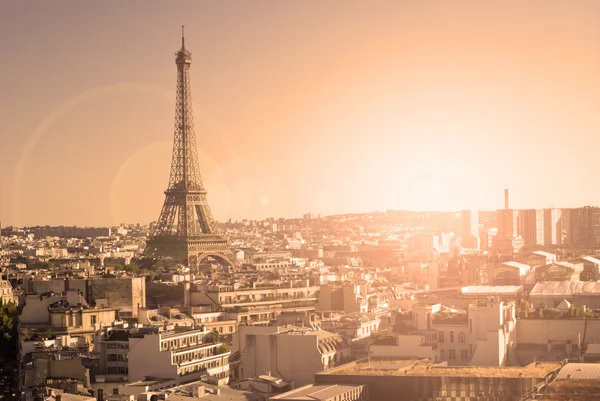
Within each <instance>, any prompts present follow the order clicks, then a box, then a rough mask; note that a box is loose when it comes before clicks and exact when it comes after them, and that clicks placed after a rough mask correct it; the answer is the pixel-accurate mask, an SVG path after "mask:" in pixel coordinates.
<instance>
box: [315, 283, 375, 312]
mask: <svg viewBox="0 0 600 401" xmlns="http://www.w3.org/2000/svg"><path fill="white" fill-rule="evenodd" d="M368 292H369V290H368V284H367V283H366V282H363V283H350V282H344V283H339V284H338V283H329V284H324V285H322V286H321V289H320V291H319V301H318V303H317V307H316V310H317V311H320V312H330V311H336V312H340V313H355V312H362V313H366V312H367V311H368V308H369V304H368V301H367V294H368Z"/></svg>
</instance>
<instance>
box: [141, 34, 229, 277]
mask: <svg viewBox="0 0 600 401" xmlns="http://www.w3.org/2000/svg"><path fill="white" fill-rule="evenodd" d="M175 64H176V65H177V101H176V109H175V134H174V138H173V155H172V159H171V173H170V176H169V185H168V187H167V190H166V191H165V203H164V204H163V207H162V210H161V212H160V216H159V218H158V222H157V224H156V226H155V227H154V229H153V230H152V232H151V234H150V238H149V239H148V241H147V242H146V250H145V255H146V256H150V257H154V258H163V257H170V258H173V260H174V261H176V262H179V263H184V264H185V265H187V266H189V267H190V268H194V267H197V265H198V264H200V263H202V262H203V261H205V260H214V261H216V262H219V263H220V264H223V265H234V264H235V258H234V255H233V252H232V251H231V249H230V248H229V244H228V243H227V240H226V239H225V238H223V237H222V236H221V235H220V233H219V228H218V227H217V223H216V222H215V220H214V218H213V216H212V213H211V211H210V207H209V206H208V200H207V198H206V193H207V192H206V189H205V188H204V185H203V183H202V176H201V174H200V168H199V163H198V150H197V148H196V134H195V132H194V118H193V113H192V92H191V84H190V66H191V64H192V55H191V53H190V52H189V51H188V50H187V49H186V48H185V39H184V36H183V27H182V37H181V49H180V50H179V51H178V52H177V53H176V55H175Z"/></svg>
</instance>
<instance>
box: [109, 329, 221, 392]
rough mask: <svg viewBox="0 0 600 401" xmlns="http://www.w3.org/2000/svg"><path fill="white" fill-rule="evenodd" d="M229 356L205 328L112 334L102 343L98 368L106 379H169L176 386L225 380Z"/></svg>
mask: <svg viewBox="0 0 600 401" xmlns="http://www.w3.org/2000/svg"><path fill="white" fill-rule="evenodd" d="M230 354H231V352H230V351H229V349H228V348H227V347H224V346H223V343H221V342H218V341H217V342H215V341H214V337H212V336H211V335H210V332H209V331H208V330H206V329H205V328H200V329H191V330H185V329H184V330H181V331H179V330H171V331H166V332H159V330H158V329H138V330H133V331H129V332H125V331H122V332H121V333H118V332H116V331H112V332H110V333H108V334H107V335H106V336H105V338H104V339H103V340H102V346H101V357H100V359H101V365H100V366H101V368H102V369H103V373H104V374H106V375H109V376H115V375H116V376H123V375H127V378H128V379H129V380H130V381H135V380H142V379H144V378H146V377H157V378H161V379H173V380H175V382H176V383H177V384H183V383H188V382H192V381H196V380H200V379H201V378H203V377H214V378H227V377H229V355H230Z"/></svg>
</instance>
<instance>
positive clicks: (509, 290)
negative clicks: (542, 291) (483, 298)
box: [460, 285, 523, 295]
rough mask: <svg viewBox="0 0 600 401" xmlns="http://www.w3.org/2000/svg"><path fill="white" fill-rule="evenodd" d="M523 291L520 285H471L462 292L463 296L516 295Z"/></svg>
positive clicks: (462, 289)
mask: <svg viewBox="0 0 600 401" xmlns="http://www.w3.org/2000/svg"><path fill="white" fill-rule="evenodd" d="M522 289H523V287H522V286H520V285H470V286H467V287H463V288H461V290H460V292H461V294H462V295H488V294H493V295H516V294H517V293H518V292H520V291H521V290H522Z"/></svg>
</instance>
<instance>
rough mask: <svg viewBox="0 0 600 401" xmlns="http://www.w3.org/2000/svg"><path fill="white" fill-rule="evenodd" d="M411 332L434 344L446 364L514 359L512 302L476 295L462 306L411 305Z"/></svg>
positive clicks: (482, 363)
mask: <svg viewBox="0 0 600 401" xmlns="http://www.w3.org/2000/svg"><path fill="white" fill-rule="evenodd" d="M412 316H413V319H414V320H413V322H412V325H413V327H414V328H415V329H416V331H415V333H414V334H417V335H423V336H424V337H425V343H424V345H435V346H436V347H437V349H438V352H439V354H438V355H439V360H440V361H447V362H448V364H449V365H474V366H504V365H507V364H508V363H509V362H510V361H514V359H515V357H516V355H515V346H516V330H515V327H516V322H517V320H516V313H515V304H514V302H502V301H498V300H496V299H495V298H494V297H490V298H488V299H478V300H476V301H475V302H473V303H472V304H470V305H469V306H468V308H466V309H463V310H456V309H452V308H445V307H443V306H442V305H441V304H432V305H423V304H417V305H414V306H413V311H412Z"/></svg>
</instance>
